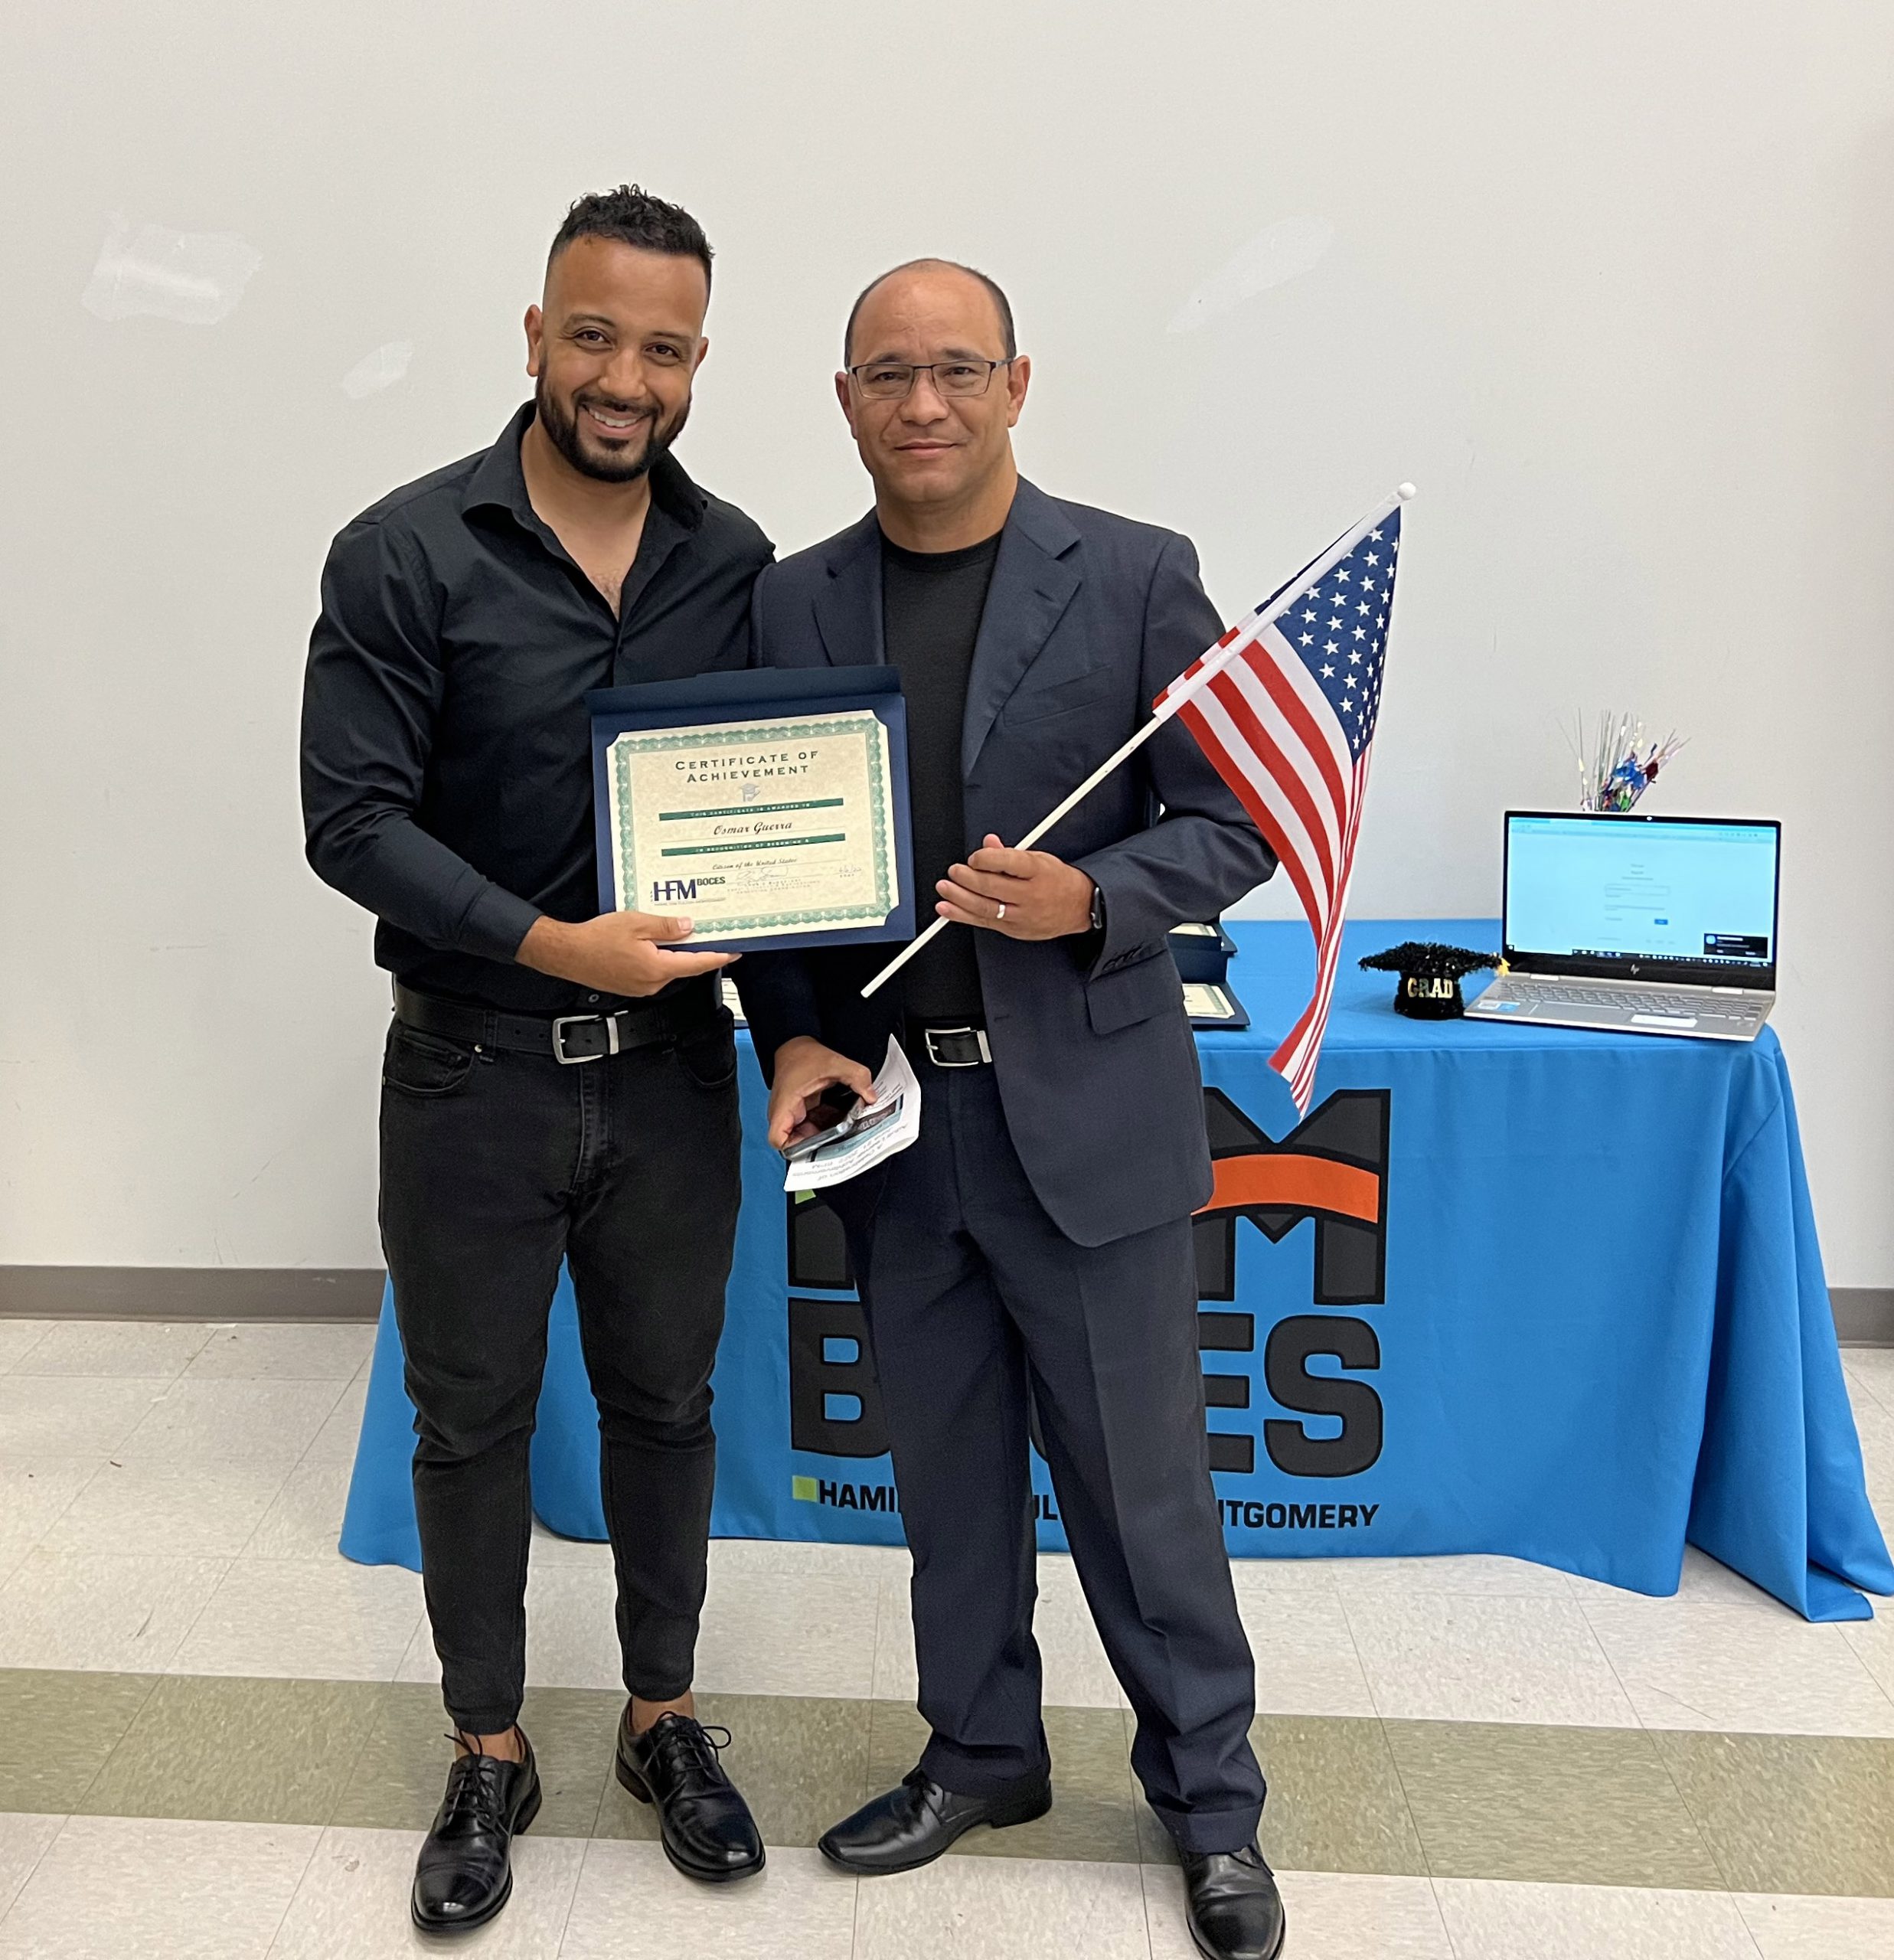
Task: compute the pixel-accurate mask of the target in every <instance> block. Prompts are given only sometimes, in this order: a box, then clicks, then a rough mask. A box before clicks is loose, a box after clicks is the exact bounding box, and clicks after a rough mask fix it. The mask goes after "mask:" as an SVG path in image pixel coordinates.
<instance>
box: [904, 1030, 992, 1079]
mask: <svg viewBox="0 0 1894 1960" xmlns="http://www.w3.org/2000/svg"><path fill="white" fill-rule="evenodd" d="M937 1034H938V1035H941V1036H942V1037H949V1036H952V1035H957V1034H971V1036H972V1037H974V1040H975V1042H976V1043H977V1044H978V1047H979V1050H980V1061H979V1062H950V1061H949V1060H948V1059H947V1058H946V1057H945V1055H943V1054H941V1053H940V1051H939V1050H938V1049H937V1048H936V1047H935V1046H934V1037H935V1036H936V1035H937ZM921 1037H922V1039H923V1040H925V1041H926V1044H927V1059H928V1060H929V1061H930V1062H932V1063H933V1064H934V1066H935V1067H936V1068H937V1069H977V1068H978V1067H979V1066H980V1062H991V1060H992V1059H993V1050H991V1048H989V1047H988V1046H987V1031H986V1030H985V1028H984V1027H924V1028H923V1029H922V1031H921Z"/></svg>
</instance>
